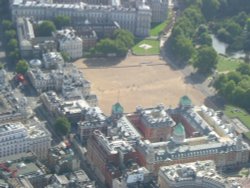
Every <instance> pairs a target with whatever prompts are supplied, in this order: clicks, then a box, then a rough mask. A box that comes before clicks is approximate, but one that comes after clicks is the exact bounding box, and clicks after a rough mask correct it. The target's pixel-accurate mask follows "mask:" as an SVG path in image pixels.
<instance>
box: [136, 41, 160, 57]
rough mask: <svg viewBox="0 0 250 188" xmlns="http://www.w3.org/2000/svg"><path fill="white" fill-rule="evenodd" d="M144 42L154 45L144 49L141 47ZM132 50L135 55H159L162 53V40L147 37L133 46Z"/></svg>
mask: <svg viewBox="0 0 250 188" xmlns="http://www.w3.org/2000/svg"><path fill="white" fill-rule="evenodd" d="M142 44H147V45H150V46H152V48H149V49H144V48H141V47H139V46H140V45H142ZM132 51H133V53H134V54H135V55H157V54H160V41H159V40H153V39H145V40H142V41H140V42H139V43H137V44H136V45H135V46H134V47H133V48H132Z"/></svg>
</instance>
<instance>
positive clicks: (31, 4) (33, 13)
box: [11, 0, 152, 37]
mask: <svg viewBox="0 0 250 188" xmlns="http://www.w3.org/2000/svg"><path fill="white" fill-rule="evenodd" d="M11 11H12V19H13V20H15V19H16V18H18V17H20V16H25V17H32V18H34V19H35V20H52V19H53V18H54V17H56V16H58V15H65V16H70V17H71V20H72V25H73V26H80V25H84V22H85V20H86V19H88V20H89V21H90V22H91V23H93V24H97V23H106V22H114V21H116V22H118V23H119V25H120V26H121V28H122V29H126V30H129V31H130V32H132V33H133V34H135V35H137V36H141V37H144V36H148V35H149V30H150V23H151V17H152V12H151V9H150V8H149V6H147V5H140V6H139V7H137V8H124V7H121V6H117V7H113V6H111V5H88V4H85V3H80V4H53V3H37V2H35V1H25V2H24V1H20V0H15V1H14V2H13V4H12V6H11Z"/></svg>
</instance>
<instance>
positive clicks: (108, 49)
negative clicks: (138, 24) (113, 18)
mask: <svg viewBox="0 0 250 188" xmlns="http://www.w3.org/2000/svg"><path fill="white" fill-rule="evenodd" d="M133 45H134V36H133V34H132V33H130V32H129V31H126V30H123V29H117V30H115V32H114V33H113V35H112V36H111V38H105V39H101V40H100V41H99V42H98V43H97V44H96V46H95V48H92V49H91V54H92V55H101V56H108V55H116V56H121V57H122V56H125V55H126V54H127V52H128V50H129V49H130V48H131V47H132V46H133Z"/></svg>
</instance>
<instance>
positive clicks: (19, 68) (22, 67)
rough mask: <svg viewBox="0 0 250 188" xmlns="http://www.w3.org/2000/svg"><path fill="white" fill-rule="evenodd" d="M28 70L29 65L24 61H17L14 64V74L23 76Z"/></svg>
mask: <svg viewBox="0 0 250 188" xmlns="http://www.w3.org/2000/svg"><path fill="white" fill-rule="evenodd" d="M28 69H29V64H28V63H27V62H26V61H25V60H19V61H18V63H17V64H16V72H17V73H21V74H25V73H26V72H27V71H28Z"/></svg>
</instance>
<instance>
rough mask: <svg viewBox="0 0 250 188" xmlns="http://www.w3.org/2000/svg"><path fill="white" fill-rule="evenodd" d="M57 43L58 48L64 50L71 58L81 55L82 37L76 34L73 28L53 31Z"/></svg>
mask: <svg viewBox="0 0 250 188" xmlns="http://www.w3.org/2000/svg"><path fill="white" fill-rule="evenodd" d="M53 35H54V37H56V39H57V41H58V43H59V50H60V51H63V52H66V53H67V54H68V55H69V56H70V57H71V58H72V59H77V58H81V57H82V56H83V42H82V39H81V38H80V37H78V36H76V33H75V30H73V29H63V30H59V31H57V32H55V33H53Z"/></svg>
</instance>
